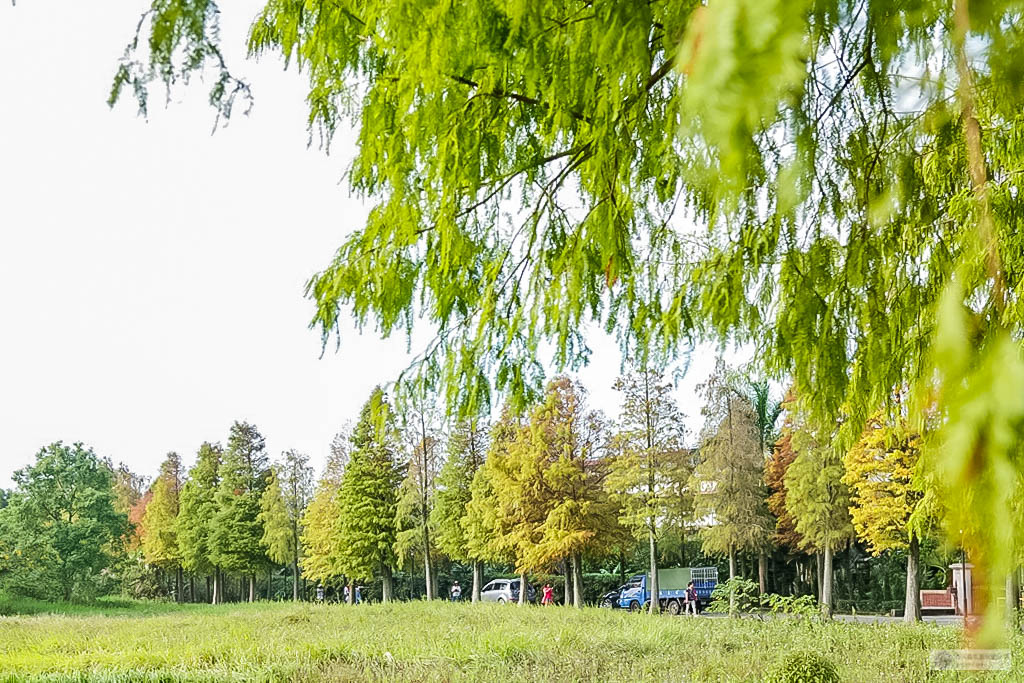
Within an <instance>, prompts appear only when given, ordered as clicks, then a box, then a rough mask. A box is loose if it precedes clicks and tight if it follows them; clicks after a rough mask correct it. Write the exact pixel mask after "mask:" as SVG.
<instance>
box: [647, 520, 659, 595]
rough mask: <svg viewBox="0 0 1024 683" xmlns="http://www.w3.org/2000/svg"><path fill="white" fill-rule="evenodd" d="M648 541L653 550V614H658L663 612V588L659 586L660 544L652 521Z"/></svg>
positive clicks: (651, 586) (648, 530)
mask: <svg viewBox="0 0 1024 683" xmlns="http://www.w3.org/2000/svg"><path fill="white" fill-rule="evenodd" d="M647 540H648V541H649V543H650V550H651V557H650V560H651V567H650V569H651V576H650V581H651V584H650V586H649V588H650V589H651V610H650V612H651V614H657V613H658V612H660V611H661V600H660V596H661V586H659V585H658V542H657V539H656V538H655V537H654V521H653V520H651V521H650V522H649V525H648V527H647Z"/></svg>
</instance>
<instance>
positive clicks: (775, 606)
mask: <svg viewBox="0 0 1024 683" xmlns="http://www.w3.org/2000/svg"><path fill="white" fill-rule="evenodd" d="M758 591H759V587H758V584H757V583H755V582H754V581H750V580H748V579H744V578H741V577H738V576H737V577H735V578H732V579H729V580H728V581H725V582H724V583H720V584H718V585H717V586H715V590H714V591H712V593H711V605H710V606H709V607H708V611H709V612H728V611H729V603H730V600H731V599H732V600H735V602H736V611H737V612H741V613H746V614H749V613H754V612H771V613H773V614H792V615H795V616H811V615H814V614H816V613H817V611H818V603H817V600H815V598H814V596H813V595H799V596H797V595H776V594H775V593H765V594H764V595H758Z"/></svg>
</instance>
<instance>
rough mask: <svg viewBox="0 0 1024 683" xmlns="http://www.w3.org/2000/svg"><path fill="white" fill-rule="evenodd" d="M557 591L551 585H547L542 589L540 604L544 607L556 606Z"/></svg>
mask: <svg viewBox="0 0 1024 683" xmlns="http://www.w3.org/2000/svg"><path fill="white" fill-rule="evenodd" d="M554 594H555V589H554V588H552V587H551V584H550V583H545V584H544V587H543V588H542V589H541V599H540V604H542V605H553V604H555V597H554Z"/></svg>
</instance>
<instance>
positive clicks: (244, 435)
mask: <svg viewBox="0 0 1024 683" xmlns="http://www.w3.org/2000/svg"><path fill="white" fill-rule="evenodd" d="M217 476H218V479H219V482H218V484H217V492H216V495H215V497H214V500H215V503H216V512H215V514H214V517H213V522H212V524H211V533H210V548H211V555H212V557H211V559H212V561H213V564H214V565H215V566H217V567H220V568H222V569H226V570H228V571H233V572H239V573H247V574H251V573H254V572H255V571H256V570H257V569H258V568H260V567H262V566H263V565H265V564H266V556H265V554H264V552H263V546H262V545H261V543H260V541H261V539H262V538H263V528H262V525H261V524H260V520H259V513H260V499H261V497H262V495H263V490H264V488H265V486H266V476H267V455H266V451H265V446H264V439H263V436H262V435H261V434H260V433H259V431H257V430H256V428H255V427H254V426H253V425H251V424H248V423H245V422H235V423H234V424H233V425H232V426H231V431H230V433H229V435H228V448H227V452H226V453H225V454H224V458H223V460H222V461H221V463H220V468H219V469H218V472H217Z"/></svg>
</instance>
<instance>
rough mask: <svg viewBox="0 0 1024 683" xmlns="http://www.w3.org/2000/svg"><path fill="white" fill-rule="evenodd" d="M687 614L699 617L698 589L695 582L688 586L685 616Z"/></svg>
mask: <svg viewBox="0 0 1024 683" xmlns="http://www.w3.org/2000/svg"><path fill="white" fill-rule="evenodd" d="M687 613H689V614H692V615H693V616H697V587H696V586H694V585H693V581H691V582H690V583H688V584H686V606H685V609H684V610H683V614H687Z"/></svg>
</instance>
